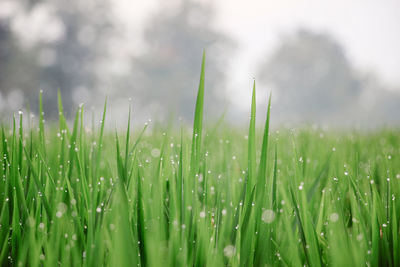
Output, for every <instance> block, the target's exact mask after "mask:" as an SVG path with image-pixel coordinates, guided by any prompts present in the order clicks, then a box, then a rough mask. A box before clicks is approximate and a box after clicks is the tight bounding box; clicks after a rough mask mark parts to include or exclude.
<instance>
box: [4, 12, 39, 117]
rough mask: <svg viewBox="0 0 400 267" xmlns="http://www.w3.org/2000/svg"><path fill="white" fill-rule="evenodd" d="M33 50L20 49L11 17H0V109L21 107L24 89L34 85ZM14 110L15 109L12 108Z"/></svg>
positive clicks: (35, 73)
mask: <svg viewBox="0 0 400 267" xmlns="http://www.w3.org/2000/svg"><path fill="white" fill-rule="evenodd" d="M34 58H35V52H34V51H30V50H24V49H21V47H20V46H19V45H18V42H17V40H16V36H15V34H14V33H13V31H12V29H11V17H10V16H5V17H0V102H1V103H2V105H1V107H0V111H4V109H5V108H7V107H9V108H12V109H21V108H22V107H23V105H25V104H27V103H24V91H26V89H27V88H28V87H30V86H35V81H36V80H35V77H36V75H37V72H36V69H35V63H34V62H33V59H34ZM14 111H15V110H14Z"/></svg>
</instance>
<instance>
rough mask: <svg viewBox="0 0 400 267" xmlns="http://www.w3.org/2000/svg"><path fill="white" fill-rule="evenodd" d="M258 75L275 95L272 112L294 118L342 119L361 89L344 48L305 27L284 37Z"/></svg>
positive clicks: (356, 99)
mask: <svg viewBox="0 0 400 267" xmlns="http://www.w3.org/2000/svg"><path fill="white" fill-rule="evenodd" d="M259 77H260V79H261V81H262V82H263V83H264V84H267V85H268V86H271V87H272V90H273V91H274V92H275V93H276V94H275V95H277V98H278V100H277V102H276V103H275V105H274V113H275V115H276V116H279V117H281V118H283V119H287V120H294V121H298V120H301V121H304V120H311V121H313V122H323V121H326V120H334V119H345V118H346V116H347V115H348V113H349V112H351V111H352V110H354V108H353V107H354V106H355V105H357V103H358V98H359V95H360V93H361V89H362V88H361V87H362V83H361V81H360V79H359V78H358V76H357V74H356V73H355V72H354V71H353V69H352V66H351V65H350V62H349V61H348V59H347V57H346V55H345V53H344V49H343V48H342V47H341V46H340V45H339V44H338V43H337V42H336V41H335V40H334V39H333V38H332V37H330V36H329V35H327V34H320V33H314V32H311V31H307V30H299V31H298V32H297V33H295V34H294V35H289V36H286V37H284V38H283V39H282V41H281V45H280V46H278V48H277V49H276V50H275V51H274V52H273V53H272V56H271V57H270V58H269V59H268V60H267V61H266V62H265V63H264V64H262V65H261V67H260V71H259ZM352 108H353V109H352Z"/></svg>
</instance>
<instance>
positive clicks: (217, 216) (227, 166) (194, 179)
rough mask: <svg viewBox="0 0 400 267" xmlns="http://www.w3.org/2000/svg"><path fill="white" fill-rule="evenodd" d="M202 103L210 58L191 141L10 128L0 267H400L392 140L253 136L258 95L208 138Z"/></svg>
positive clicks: (183, 136)
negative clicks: (236, 126) (241, 121)
mask: <svg viewBox="0 0 400 267" xmlns="http://www.w3.org/2000/svg"><path fill="white" fill-rule="evenodd" d="M203 96H204V58H203V65H202V71H201V78H200V86H199V90H198V96H197V103H196V111H195V118H194V125H193V133H192V135H189V134H188V132H187V129H185V128H182V129H181V130H178V131H173V130H170V131H166V130H165V131H164V130H162V129H161V128H160V127H154V128H153V129H152V132H149V130H146V126H145V127H144V128H143V129H142V130H139V131H132V129H131V127H130V124H129V121H130V112H129V116H127V117H128V118H127V119H128V125H127V130H126V132H124V133H121V132H116V133H115V134H112V133H109V132H108V131H105V130H104V121H105V119H106V105H105V107H104V113H103V115H102V119H101V123H100V126H99V129H97V127H95V126H93V127H90V126H89V127H87V123H86V122H85V121H84V120H83V107H81V108H80V109H79V110H78V111H77V113H76V117H75V120H74V123H73V126H72V127H68V125H67V123H66V120H65V118H64V115H63V109H62V103H61V99H59V126H58V127H57V128H58V129H55V128H47V126H46V125H45V124H44V117H43V112H42V103H41V101H40V116H39V122H38V125H33V126H31V127H29V128H24V127H23V121H24V119H25V118H23V115H22V114H20V117H19V126H18V125H16V122H15V120H14V124H13V128H12V129H7V128H5V127H2V132H1V133H0V136H1V139H0V152H1V159H0V165H1V167H0V176H1V180H0V210H1V213H0V244H1V246H0V263H1V265H11V266H59V265H61V266H82V265H84V266H103V265H105V266H252V265H254V266H325V265H330V266H399V263H400V259H399V255H400V253H399V223H398V222H399V220H398V217H399V216H400V214H399V208H400V200H399V199H398V196H400V194H399V193H400V187H399V186H400V146H399V145H400V134H399V132H398V131H396V130H381V131H378V132H371V133H367V134H364V133H362V132H357V131H356V132H347V133H335V132H333V131H331V132H326V131H322V130H320V129H303V130H296V131H289V130H283V131H281V132H275V133H271V134H270V133H269V118H270V116H269V113H270V107H269V106H268V107H267V119H266V122H265V126H264V127H263V131H261V132H258V131H256V125H255V113H256V112H255V88H253V98H252V103H251V105H252V108H251V116H250V126H249V129H248V132H242V131H241V130H232V129H231V128H230V127H229V126H224V125H223V124H218V125H217V126H216V127H211V128H210V129H204V130H203V99H204V97H203ZM89 125H90V124H89ZM256 132H257V133H258V134H257V136H256ZM143 133H145V134H143ZM259 135H260V136H259Z"/></svg>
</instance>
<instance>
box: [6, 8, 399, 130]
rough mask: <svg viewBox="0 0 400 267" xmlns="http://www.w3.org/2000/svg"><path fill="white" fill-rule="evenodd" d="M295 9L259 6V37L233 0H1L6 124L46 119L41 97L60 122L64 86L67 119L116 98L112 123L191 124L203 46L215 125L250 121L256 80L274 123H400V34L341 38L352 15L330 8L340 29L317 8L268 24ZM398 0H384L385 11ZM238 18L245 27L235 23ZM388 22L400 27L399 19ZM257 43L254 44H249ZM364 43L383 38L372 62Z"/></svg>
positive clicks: (262, 102)
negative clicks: (26, 116)
mask: <svg viewBox="0 0 400 267" xmlns="http://www.w3.org/2000/svg"><path fill="white" fill-rule="evenodd" d="M286 2H287V3H288V5H287V6H286V7H282V6H281V7H279V9H276V10H275V11H276V12H278V13H277V15H274V16H272V15H271V11H265V12H264V11H263V10H260V9H259V10H258V11H257V12H255V13H254V16H253V17H251V16H247V17H246V21H251V22H260V23H259V24H257V27H256V28H251V29H249V32H250V33H252V34H253V35H249V34H247V33H246V34H242V35H241V34H239V33H240V32H242V31H243V29H242V28H241V26H242V24H241V22H242V21H241V20H242V19H243V18H242V17H243V14H244V13H240V11H241V10H239V9H238V5H237V3H236V4H233V5H232V7H230V6H229V5H227V4H226V3H225V7H226V8H221V3H224V2H223V1H219V2H211V1H172V2H168V3H165V2H162V1H152V3H153V5H152V6H151V8H149V7H146V6H145V5H141V4H140V3H139V2H137V3H136V2H129V3H128V2H126V1H125V2H124V1H123V0H115V1H109V0H98V1H95V0H85V1H78V0H71V1H68V2H66V1H49V0H43V1H33V0H31V1H28V0H26V1H24V0H18V1H11V0H3V1H1V2H0V114H1V117H0V119H1V120H7V118H10V116H11V115H12V114H13V113H15V112H17V111H18V110H24V111H26V110H28V109H29V110H31V111H32V112H37V109H38V104H37V103H38V101H37V98H38V94H39V90H43V92H44V94H43V96H44V107H45V113H46V118H48V119H49V120H51V119H56V118H57V114H58V113H57V91H60V93H61V95H62V98H63V103H64V108H65V110H66V113H67V115H68V116H69V117H71V116H72V115H73V113H74V112H75V110H76V108H77V107H78V106H79V105H80V104H81V103H84V105H85V107H86V110H88V109H89V110H90V109H93V110H94V112H98V111H99V110H101V109H102V105H103V103H104V101H105V98H106V97H107V102H108V110H109V111H110V118H111V121H117V122H118V121H121V119H122V118H123V119H124V120H125V119H126V118H125V117H127V116H126V114H127V110H128V106H129V105H131V106H132V108H133V116H134V120H135V121H136V122H140V123H141V122H144V121H146V120H148V119H149V118H152V119H153V120H158V121H167V120H175V121H177V120H184V121H186V122H190V121H191V118H192V116H193V110H194V103H195V96H196V90H197V86H198V81H199V74H200V63H201V55H202V52H203V50H205V51H206V101H205V106H206V117H207V118H208V119H209V120H211V121H212V120H217V119H218V118H219V117H220V116H221V115H222V113H223V112H224V111H226V120H227V121H228V122H230V123H233V124H241V123H244V122H246V121H247V119H248V109H247V107H249V105H250V94H251V87H252V82H253V79H255V80H256V84H257V97H258V104H259V108H258V110H259V111H260V112H261V113H260V114H263V113H264V111H265V105H266V101H267V96H268V95H269V94H270V93H272V97H273V98H272V100H273V101H272V103H273V105H272V107H273V109H272V114H273V120H272V122H273V124H274V125H282V124H285V125H298V124H302V123H311V124H318V125H323V126H332V127H354V126H357V127H358V126H360V127H378V126H393V125H399V124H400V116H399V115H400V79H399V80H396V79H395V78H392V79H389V78H388V77H395V75H393V73H396V71H397V65H396V64H397V63H396V62H398V59H399V53H398V52H397V53H395V54H393V57H392V58H389V59H388V57H387V53H388V51H386V50H388V49H389V48H390V47H392V46H393V43H396V42H397V41H398V40H400V38H398V39H395V37H393V35H390V34H388V35H387V36H389V35H390V36H391V37H390V38H391V39H388V41H393V42H391V43H388V45H385V40H383V39H381V40H377V39H376V38H386V37H385V36H384V35H382V30H384V29H382V28H381V27H386V26H385V25H384V24H377V25H378V26H379V27H378V26H377V27H375V28H371V29H369V31H370V32H369V36H370V39H369V40H368V39H365V41H364V42H361V43H360V42H359V41H352V40H353V39H352V38H351V36H359V35H360V33H359V31H358V30H354V32H353V35H348V33H346V34H347V35H346V34H343V35H342V36H341V38H339V37H338V36H340V34H338V30H337V29H338V28H337V27H336V26H335V25H336V24H335V22H336V21H337V20H339V19H340V16H339V17H337V16H338V14H340V12H342V10H339V9H337V10H332V11H331V12H332V19H331V20H327V21H332V23H331V24H329V23H328V22H326V23H327V24H326V25H327V26H326V27H324V28H321V27H318V26H319V23H321V22H320V21H319V20H318V19H317V18H320V16H321V12H322V11H321V10H320V9H318V6H316V7H315V10H314V11H312V12H311V11H308V13H307V14H309V15H310V17H311V18H310V21H311V22H310V23H300V22H299V21H297V20H293V18H292V19H290V18H288V19H287V21H288V23H289V22H290V27H283V28H282V27H274V26H273V25H274V24H272V23H271V24H268V23H267V22H271V21H273V19H274V18H276V21H275V22H276V23H277V21H280V20H282V18H281V17H279V16H278V15H279V12H281V13H282V14H286V13H285V12H288V10H295V9H294V7H293V6H297V4H295V3H294V2H291V1H286ZM306 2H307V1H306ZM310 2H312V1H310ZM372 2H374V1H372ZM260 3H261V1H260ZM260 3H258V2H257V5H260V6H261V4H260ZM374 3H375V2H374ZM390 4H391V2H387V3H382V5H385V6H384V7H385V8H386V9H389V8H390V7H391V6H390ZM266 5H268V2H267V4H266ZM270 5H271V7H273V6H274V5H273V4H270ZM370 5H371V3H366V4H365V8H367V7H369V6H370ZM222 7H224V6H222ZM234 7H235V8H234ZM230 8H231V9H230ZM246 8H249V7H243V12H246V10H247V11H248V9H246ZM348 8H350V9H351V8H356V6H354V5H353V6H352V5H349V7H348ZM123 9H124V10H123ZM386 9H385V10H386ZM235 12H238V19H237V21H234V20H232V21H230V20H229V16H230V15H231V13H232V15H233V14H234V13H235ZM289 13H290V12H289ZM235 14H236V13H235ZM368 14H369V17H361V18H362V19H365V20H371V21H373V20H374V19H379V18H380V17H381V15H382V14H380V11H379V9H377V10H376V14H374V13H373V12H372V13H371V14H370V13H368ZM130 16H131V17H132V18H131V17H130ZM268 16H271V18H269V20H264V18H265V17H268ZM313 16H314V18H315V20H312V18H313ZM335 16H336V17H337V18H336V17H335ZM387 17H388V21H389V22H390V21H393V22H394V23H395V22H397V23H398V22H400V21H399V20H400V19H399V18H397V20H396V17H395V16H394V15H393V14H391V13H388V16H387ZM127 18H128V19H127ZM278 18H279V20H278ZM333 18H335V19H333ZM264 21H265V22H264ZM312 21H314V22H312ZM263 22H264V24H263ZM341 23H343V22H341ZM349 23H350V22H349ZM329 25H331V26H332V27H330V26H329ZM349 25H350V24H349ZM328 26H329V27H328ZM335 27H336V28H335ZM349 28H351V27H349ZM387 29H388V31H389V30H390V29H389V28H387ZM339 33H340V31H339ZM266 36H268V37H266ZM343 36H350V37H348V38H343ZM388 38H389V37H388ZM250 41H252V43H254V45H253V44H252V45H246V43H250ZM366 42H375V43H376V45H375V46H374V47H373V51H374V53H375V54H374V57H372V58H375V61H374V62H372V65H373V67H371V64H369V65H368V63H366V62H367V60H364V61H363V60H359V59H360V58H368V55H369V53H370V51H369V50H368V49H364V50H363V49H362V48H365V47H364V46H363V44H364V43H366ZM357 47H359V48H360V49H359V50H360V51H358V54H357V53H354V50H356V48H357ZM368 47H371V46H368ZM371 49H372V48H371ZM363 51H364V52H363ZM379 51H381V54H379ZM354 54H357V56H354ZM243 55H248V58H246V59H244V58H243ZM376 55H381V57H382V60H380V57H377V56H376ZM251 60H252V61H251ZM391 60H392V61H393V64H392V62H391ZM249 62H251V63H249ZM387 66H389V67H387ZM390 66H392V67H390ZM238 70H240V72H239V71H238ZM261 117H262V116H261Z"/></svg>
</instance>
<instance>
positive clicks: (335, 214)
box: [329, 212, 339, 222]
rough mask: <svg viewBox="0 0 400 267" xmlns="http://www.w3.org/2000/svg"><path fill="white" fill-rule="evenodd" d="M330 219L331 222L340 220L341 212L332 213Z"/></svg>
mask: <svg viewBox="0 0 400 267" xmlns="http://www.w3.org/2000/svg"><path fill="white" fill-rule="evenodd" d="M329 220H330V221H331V222H337V221H338V220H339V214H337V213H336V212H334V213H332V214H331V215H329Z"/></svg>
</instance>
